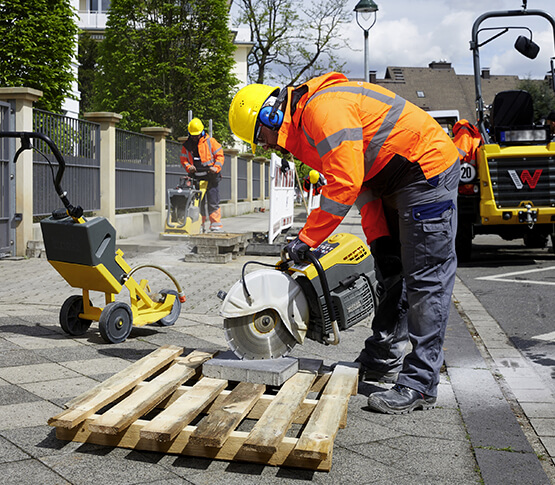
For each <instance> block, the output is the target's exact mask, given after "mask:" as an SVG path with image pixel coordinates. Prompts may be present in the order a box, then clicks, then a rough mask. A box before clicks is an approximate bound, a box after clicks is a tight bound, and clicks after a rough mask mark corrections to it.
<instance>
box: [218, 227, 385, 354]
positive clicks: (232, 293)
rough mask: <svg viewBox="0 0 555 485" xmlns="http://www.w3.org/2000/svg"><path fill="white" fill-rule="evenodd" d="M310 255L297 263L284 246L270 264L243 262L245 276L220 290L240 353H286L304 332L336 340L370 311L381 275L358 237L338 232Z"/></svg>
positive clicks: (232, 343)
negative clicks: (248, 268) (265, 266)
mask: <svg viewBox="0 0 555 485" xmlns="http://www.w3.org/2000/svg"><path fill="white" fill-rule="evenodd" d="M307 260H308V261H307V262H306V263H303V264H293V262H292V261H290V260H288V259H287V255H286V254H284V253H283V252H282V257H281V261H279V262H278V263H277V264H276V265H275V266H273V267H272V269H261V270H257V271H253V272H251V273H248V274H245V266H246V265H245V266H244V267H243V277H242V279H241V280H240V281H238V282H237V283H235V284H234V285H233V286H232V287H231V289H230V290H229V292H228V293H224V292H220V293H219V295H218V296H220V298H222V299H223V303H222V306H221V309H220V314H221V315H222V316H223V317H224V331H225V337H226V340H227V343H228V345H229V347H230V349H231V350H233V352H234V353H235V354H236V355H237V356H238V357H239V358H241V359H273V358H279V357H283V356H286V355H287V354H289V353H290V352H291V350H292V349H293V347H294V346H295V345H297V344H302V343H303V342H304V340H305V338H308V339H311V340H314V341H316V342H319V343H322V344H324V345H337V344H339V342H340V332H341V331H343V330H347V329H348V328H350V327H352V326H353V325H355V324H357V323H359V322H361V321H363V320H365V319H367V318H371V317H372V315H373V314H374V312H375V307H376V296H375V295H376V293H375V288H376V285H377V281H376V276H375V270H374V263H373V259H372V257H371V253H370V249H369V248H368V246H366V244H364V242H363V241H362V240H361V239H360V238H358V237H357V236H355V235H353V234H345V233H343V234H335V235H333V236H331V237H329V238H328V239H327V240H326V241H324V242H323V243H322V244H320V246H318V247H317V248H315V249H314V250H311V251H308V253H307ZM249 263H257V262H256V261H251V262H248V263H246V264H249ZM258 264H262V263H258Z"/></svg>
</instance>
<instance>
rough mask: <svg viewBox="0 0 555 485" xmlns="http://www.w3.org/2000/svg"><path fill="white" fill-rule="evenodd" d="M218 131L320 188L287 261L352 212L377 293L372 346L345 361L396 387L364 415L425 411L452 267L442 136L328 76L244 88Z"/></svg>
mask: <svg viewBox="0 0 555 485" xmlns="http://www.w3.org/2000/svg"><path fill="white" fill-rule="evenodd" d="M229 122H230V126H231V129H232V130H233V132H234V133H235V134H236V135H237V136H238V137H239V138H241V139H242V140H244V141H246V142H248V143H250V144H251V146H252V148H253V151H254V149H255V144H259V145H262V146H264V147H266V148H272V149H278V150H280V151H281V152H282V153H287V152H290V153H292V154H293V155H294V156H295V157H297V158H299V159H300V160H302V161H303V162H304V163H305V164H306V165H308V166H310V167H312V168H314V169H315V170H318V172H320V173H321V174H322V175H323V176H324V177H325V179H326V180H327V184H326V185H325V186H324V187H323V188H322V192H321V201H320V208H318V209H316V210H314V211H312V212H311V214H310V216H309V217H308V218H307V221H306V224H305V225H304V227H303V228H302V230H301V231H300V232H299V235H298V238H297V239H295V240H294V241H292V242H290V243H289V244H288V245H287V246H286V249H287V252H288V253H289V255H290V257H291V259H293V260H294V261H296V262H297V261H302V260H304V258H305V254H306V252H307V251H308V250H309V249H310V248H311V247H312V248H314V247H316V246H318V245H319V244H320V243H321V242H322V241H324V240H325V239H326V238H327V237H328V236H329V235H330V234H331V233H332V232H333V231H334V230H335V228H336V227H337V226H338V225H339V224H340V222H341V221H342V219H343V217H344V216H345V215H346V214H347V212H348V211H349V210H350V208H351V207H352V206H353V205H354V204H355V203H356V205H357V207H358V208H359V210H360V213H361V223H362V227H363V229H364V232H365V235H366V238H367V240H368V243H369V244H370V247H371V249H372V254H373V256H374V260H375V263H376V273H377V278H378V281H379V288H378V290H379V304H378V308H377V312H376V315H375V317H374V320H373V322H372V331H373V334H372V336H370V337H369V338H368V339H367V340H366V342H365V345H364V348H363V350H362V351H361V353H360V355H359V357H358V358H357V359H356V360H357V361H358V362H360V363H361V366H362V369H361V376H362V377H363V378H366V379H368V380H380V379H384V378H389V379H391V378H395V377H396V378H397V379H396V385H395V386H394V387H393V388H392V389H390V390H387V391H381V392H376V393H373V394H371V395H370V396H369V398H368V406H369V407H370V408H371V409H373V410H375V411H379V412H384V413H391V414H400V413H406V412H410V411H412V410H414V409H429V408H431V407H434V405H435V403H436V396H437V387H438V383H439V372H440V368H441V365H442V364H443V349H442V346H443V340H444V336H445V328H446V325H447V320H448V317H449V310H450V306H451V294H452V290H453V285H454V281H455V271H456V267H457V260H456V255H455V234H456V221H457V217H456V214H455V211H456V200H457V187H458V182H459V170H460V169H459V163H458V151H457V148H456V147H455V145H454V144H453V142H452V141H451V140H450V139H449V137H448V135H447V134H446V133H445V132H444V131H443V129H442V128H441V127H440V126H439V124H437V122H436V121H435V120H434V119H433V118H432V117H430V116H429V115H428V114H426V113H425V112H424V111H422V110H421V109H420V108H417V107H416V106H414V105H413V104H411V103H409V102H407V101H406V100H404V99H403V98H401V97H399V96H397V95H396V94H395V93H393V92H391V91H389V90H387V89H384V88H382V87H380V86H377V85H374V84H370V83H364V82H359V81H349V80H348V79H347V78H346V77H345V76H344V75H342V74H339V73H329V74H326V75H323V76H320V77H317V78H314V79H312V80H310V81H308V82H306V83H304V84H302V85H301V86H298V87H288V88H287V89H284V90H281V91H280V89H279V88H275V87H271V86H266V85H261V84H251V85H249V86H246V87H244V88H243V89H241V90H240V91H239V92H238V93H237V94H236V95H235V97H234V99H233V101H232V103H231V106H230V110H229ZM409 341H410V342H411V344H412V349H411V350H410V352H408V353H407V354H406V355H405V350H406V348H407V344H408V342H409Z"/></svg>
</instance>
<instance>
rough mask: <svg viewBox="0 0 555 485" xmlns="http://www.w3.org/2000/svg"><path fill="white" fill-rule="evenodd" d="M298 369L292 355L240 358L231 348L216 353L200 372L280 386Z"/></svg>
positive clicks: (229, 378) (233, 379)
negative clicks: (260, 358)
mask: <svg viewBox="0 0 555 485" xmlns="http://www.w3.org/2000/svg"><path fill="white" fill-rule="evenodd" d="M305 360H309V359H305ZM298 370H299V361H298V360H297V359H294V358H293V357H281V358H279V359H263V360H241V359H239V357H237V356H236V355H235V354H234V353H233V352H232V351H231V350H228V351H227V352H223V353H222V354H220V355H217V356H216V357H214V358H213V359H210V360H208V361H206V362H205V363H204V364H203V365H202V373H203V374H204V375H205V376H206V377H212V378H214V379H226V380H228V381H241V382H253V383H255V384H266V385H268V386H281V385H282V384H283V383H284V382H285V381H286V380H287V379H289V378H290V377H292V376H293V375H295V374H296V373H297V371H298Z"/></svg>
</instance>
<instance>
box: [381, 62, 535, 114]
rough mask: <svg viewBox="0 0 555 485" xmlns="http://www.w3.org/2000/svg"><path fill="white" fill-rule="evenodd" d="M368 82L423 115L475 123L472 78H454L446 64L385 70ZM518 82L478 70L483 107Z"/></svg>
mask: <svg viewBox="0 0 555 485" xmlns="http://www.w3.org/2000/svg"><path fill="white" fill-rule="evenodd" d="M371 80H372V82H374V83H375V84H379V85H380V86H383V87H384V88H387V89H389V90H390V91H393V92H394V93H396V94H398V95H399V96H402V97H403V98H405V99H406V100H408V101H410V102H411V103H413V104H415V105H416V106H418V107H420V108H422V109H424V110H425V111H433V110H458V111H459V113H460V117H461V118H465V119H467V120H469V121H470V122H471V123H475V122H476V104H475V97H476V94H475V87H474V75H470V74H457V73H456V72H455V69H453V68H452V67H451V63H449V62H443V61H442V62H432V63H430V65H429V67H402V66H389V67H387V69H386V71H385V76H384V78H383V79H371ZM520 81H521V79H520V78H519V77H518V76H516V75H503V76H497V75H492V74H490V72H489V69H482V96H483V98H484V105H485V106H487V105H489V104H491V103H493V98H494V97H495V94H496V93H498V92H500V91H506V90H511V89H516V88H517V85H518V83H519V82H520ZM538 82H541V81H538Z"/></svg>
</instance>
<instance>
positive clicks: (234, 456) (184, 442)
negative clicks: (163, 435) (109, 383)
mask: <svg viewBox="0 0 555 485" xmlns="http://www.w3.org/2000/svg"><path fill="white" fill-rule="evenodd" d="M96 417H97V415H94V416H91V418H89V419H87V420H86V421H85V422H83V423H81V424H80V425H78V426H76V427H75V428H74V429H65V428H56V437H57V438H58V439H60V440H66V441H75V442H78V443H93V444H97V445H102V446H113V447H120V448H129V449H134V450H142V451H155V452H159V453H169V454H178V455H186V456H194V457H203V458H210V459H216V460H227V461H236V460H240V461H247V462H252V463H260V464H264V465H271V466H287V467H297V468H307V469H311V470H319V471H329V470H330V469H331V458H332V455H331V453H330V454H329V455H328V457H327V458H326V460H311V459H306V458H299V457H296V456H294V455H293V454H292V451H293V449H294V447H295V444H296V443H297V439H296V438H289V437H285V438H283V440H282V441H281V443H280V445H279V448H278V450H277V452H276V453H274V454H273V455H266V454H262V453H256V452H253V451H249V450H245V449H243V443H244V442H245V440H246V438H247V436H248V433H246V432H241V431H233V432H231V434H230V436H229V437H228V439H227V440H226V441H225V443H224V444H223V446H222V447H221V448H213V447H206V446H202V445H201V444H198V443H194V442H192V441H191V439H190V437H191V435H192V434H193V433H194V431H195V430H196V427H195V426H191V425H189V426H186V427H185V428H184V429H183V430H182V431H181V432H180V433H179V434H178V435H177V436H176V437H175V438H174V439H173V440H171V441H165V442H162V441H156V440H145V439H141V437H140V431H141V429H143V427H144V426H145V425H146V424H147V423H148V422H147V421H144V420H142V419H138V420H137V421H135V422H134V423H133V424H132V425H131V426H129V428H126V429H125V430H123V431H121V432H120V433H118V434H117V435H107V434H102V433H93V432H91V430H90V429H89V426H88V425H89V423H91V422H93V421H94V420H95V418H96Z"/></svg>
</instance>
